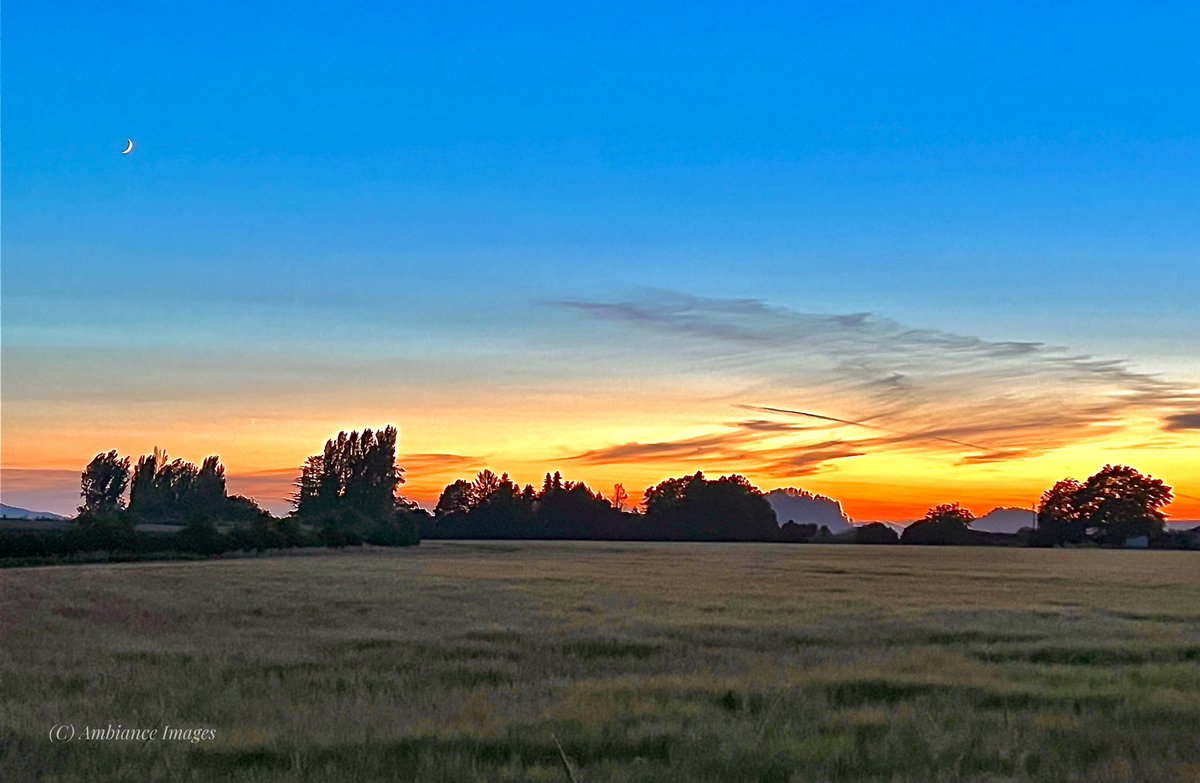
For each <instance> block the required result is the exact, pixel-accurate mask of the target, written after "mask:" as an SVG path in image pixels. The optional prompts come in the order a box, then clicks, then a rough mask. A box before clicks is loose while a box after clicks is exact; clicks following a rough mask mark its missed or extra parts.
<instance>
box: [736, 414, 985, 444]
mask: <svg viewBox="0 0 1200 783" xmlns="http://www.w3.org/2000/svg"><path fill="white" fill-rule="evenodd" d="M737 407H739V408H745V409H746V410H752V411H765V412H767V413H783V414H786V415H789V416H807V417H808V418H810V419H821V420H822V421H833V422H837V423H838V424H849V425H851V426H854V427H866V428H867V429H869V430H879V431H880V432H890V433H891V434H893V435H903V436H904V437H906V438H916V439H923V440H940V441H942V442H943V443H953V444H954V445H955V446H966V447H967V448H969V449H978V450H979V451H989V452H990V451H995V449H991V448H988V447H987V446H980V445H978V444H976V443H967V442H966V441H963V440H954V439H953V438H942V437H939V436H937V435H923V434H921V433H919V432H903V431H901V430H894V429H891V428H890V427H880V426H879V425H877V424H867V423H866V422H862V421H851V420H850V419H839V418H837V417H836V416H825V415H822V414H820V413H810V412H809V411H795V410H791V409H789V408H772V407H770V406H767V405H738V406H737Z"/></svg>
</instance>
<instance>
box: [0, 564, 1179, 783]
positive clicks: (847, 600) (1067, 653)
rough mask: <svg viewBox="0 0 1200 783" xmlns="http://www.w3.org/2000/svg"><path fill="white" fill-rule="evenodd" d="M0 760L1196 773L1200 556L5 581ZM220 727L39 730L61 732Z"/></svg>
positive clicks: (127, 568) (271, 568) (1144, 777)
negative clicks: (80, 736)
mask: <svg viewBox="0 0 1200 783" xmlns="http://www.w3.org/2000/svg"><path fill="white" fill-rule="evenodd" d="M0 639H2V640H3V641H2V642H0V688H2V689H3V691H2V692H3V694H4V699H3V707H2V711H0V780H5V781H20V780H24V779H42V780H49V781H60V780H61V781H68V780H69V781H76V780H78V781H96V780H130V781H135V780H136V781H144V780H166V779H172V780H222V781H226V780H228V781H275V780H312V781H338V780H359V781H363V780H375V779H389V780H430V781H456V782H457V781H495V780H513V781H517V780H521V781H524V780H547V781H566V780H567V772H566V770H565V769H564V766H563V760H562V757H561V756H560V754H559V751H558V749H557V746H556V743H555V738H557V739H558V741H559V742H561V744H562V747H563V750H564V751H565V753H566V755H567V757H568V758H569V759H570V762H571V764H572V766H573V767H574V768H575V769H576V770H578V776H579V779H580V780H582V781H586V783H597V782H598V781H659V780H677V781H704V780H711V781H751V780H762V781H773V780H778V781H789V780H795V781H858V780H863V781H888V783H894V782H897V781H938V780H942V781H1010V780H1011V781H1054V782H1055V783H1058V782H1059V781H1080V782H1082V781H1173V782H1182V781H1195V780H1197V779H1198V778H1197V775H1198V772H1197V771H1198V770H1200V557H1197V556H1196V555H1195V554H1193V553H1183V552H1108V551H1049V550H1009V549H1003V550H992V549H936V550H933V549H922V548H912V547H820V546H782V545H769V544H742V545H733V544H731V545H712V544H612V543H603V544H600V543H594V544H588V543H503V544H484V543H470V542H456V543H448V542H447V543H425V544H423V545H421V546H420V547H419V548H417V549H415V550H378V551H369V552H361V553H354V554H350V553H347V554H334V553H328V554H321V555H311V556H290V557H275V558H262V559H240V560H217V561H209V562H200V563H169V564H128V565H104V566H78V567H62V568H40V569H23V570H9V571H4V572H0ZM64 722H65V723H73V724H76V726H77V728H82V727H83V726H84V725H92V726H95V725H101V726H103V725H107V724H108V723H110V722H111V723H114V724H116V723H121V724H123V725H124V726H137V727H143V726H147V727H148V726H156V725H162V724H163V723H169V724H171V725H172V726H197V727H211V728H214V729H216V730H217V739H216V740H215V741H212V742H206V743H202V744H195V745H193V744H188V743H162V742H155V743H148V744H142V743H133V742H126V743H101V744H96V743H92V744H87V743H80V742H75V743H70V744H53V745H52V744H51V743H50V742H49V740H48V738H47V731H48V730H49V728H50V727H51V726H52V725H54V724H57V723H64Z"/></svg>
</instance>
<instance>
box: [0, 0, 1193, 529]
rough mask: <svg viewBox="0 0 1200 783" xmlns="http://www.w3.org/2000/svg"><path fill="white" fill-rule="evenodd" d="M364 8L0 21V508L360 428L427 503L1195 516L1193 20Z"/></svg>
mask: <svg viewBox="0 0 1200 783" xmlns="http://www.w3.org/2000/svg"><path fill="white" fill-rule="evenodd" d="M383 5H386V4H371V5H370V6H369V7H360V8H350V9H347V8H346V7H345V5H344V4H335V3H310V2H300V3H286V4H285V3H249V4H246V3H232V2H229V3H224V2H213V3H202V4H193V5H181V4H177V3H158V2H155V3H138V2H132V3H123V4H122V5H121V7H120V9H118V10H114V7H112V6H103V5H100V4H80V5H79V6H78V7H75V8H72V10H71V12H70V13H63V12H62V9H61V8H56V7H53V6H49V5H47V4H43V3H34V2H31V1H30V0H15V1H14V2H9V3H6V5H5V18H4V27H5V46H4V49H3V53H2V56H3V71H4V75H5V85H4V87H5V90H4V116H3V140H4V147H3V239H2V242H3V247H2V251H3V258H2V266H0V274H2V290H0V297H2V298H0V305H2V309H0V319H2V324H0V326H2V335H0V336H2V342H0V351H2V355H0V360H2V361H0V398H2V403H3V405H2V410H0V436H2V438H0V482H2V483H0V491H2V497H3V500H4V502H5V503H8V504H10V505H18V506H25V507H32V508H37V509H39V510H40V509H45V510H51V511H57V512H63V513H67V512H70V511H72V510H73V508H74V506H75V505H76V504H77V502H78V477H79V472H80V470H81V469H82V467H83V465H84V464H85V463H86V462H87V461H88V460H89V459H90V458H91V457H92V456H93V455H94V454H96V453H97V452H99V451H102V450H108V449H114V448H115V449H117V450H119V451H121V452H122V453H125V454H131V455H133V456H134V457H135V458H136V456H137V455H138V454H142V453H148V452H150V451H151V450H152V449H153V448H154V447H155V446H160V447H163V448H165V449H166V450H167V451H168V453H169V454H171V455H172V456H180V457H184V458H186V459H190V460H194V461H199V460H200V459H201V458H203V457H204V456H205V455H207V454H210V453H216V454H219V455H220V456H221V458H222V459H223V461H224V462H225V464H226V465H227V466H228V470H229V473H230V475H231V480H230V485H231V490H232V491H235V492H244V493H248V494H251V495H253V496H254V497H256V498H257V499H258V500H259V501H260V502H262V503H263V504H264V505H266V506H268V507H270V508H272V509H273V510H276V511H283V510H285V509H286V507H287V506H286V503H285V502H284V498H285V497H286V496H287V495H288V493H289V492H290V487H289V484H290V482H291V481H292V480H293V478H294V476H295V475H296V473H297V471H298V467H299V465H300V464H301V462H302V461H303V459H304V457H305V456H307V455H309V454H312V453H315V452H317V451H319V450H320V447H321V445H322V443H323V442H324V441H325V439H326V438H328V437H330V436H331V435H333V434H335V433H336V432H337V431H338V430H339V429H351V428H362V427H367V426H369V427H376V426H382V425H384V424H387V423H392V424H395V425H396V426H397V427H399V429H400V443H401V450H402V458H401V464H402V465H403V466H404V467H405V468H406V475H407V479H408V483H407V484H406V487H405V489H406V493H407V494H409V495H410V496H411V497H414V498H416V499H418V500H420V501H422V502H424V503H427V504H428V503H431V502H433V501H435V500H436V498H437V495H438V492H439V491H440V489H441V488H442V487H443V486H444V485H445V484H446V483H448V482H449V481H452V480H453V479H455V478H459V477H465V476H470V475H472V474H473V473H474V472H475V471H477V470H479V469H481V468H482V467H485V466H487V467H491V468H492V469H494V470H496V471H497V472H499V471H509V472H510V473H512V474H513V475H514V476H515V477H516V478H517V479H518V480H520V481H521V482H532V483H535V484H537V483H539V482H540V477H541V475H542V473H543V472H545V471H547V470H551V471H552V470H555V469H558V470H561V471H562V472H563V473H564V474H565V475H566V476H568V477H569V478H574V479H581V480H584V481H586V482H587V483H588V484H589V485H590V486H593V487H594V488H597V489H600V490H602V491H604V492H605V493H606V494H607V493H608V492H609V490H610V489H611V487H612V484H613V483H615V482H623V483H624V485H625V486H626V487H627V488H628V489H629V490H630V491H631V492H632V493H633V494H634V495H635V498H636V497H637V496H638V495H639V491H640V490H641V489H643V488H644V487H646V486H648V485H650V484H653V483H656V482H657V481H660V480H662V479H664V478H667V477H669V476H676V475H681V474H683V473H685V472H692V471H695V470H704V471H705V472H707V473H711V474H714V475H720V474H723V473H729V472H739V473H743V474H745V475H747V476H748V477H749V478H750V479H751V480H752V481H754V482H755V483H756V484H757V485H758V486H760V487H762V488H764V489H769V488H773V487H778V486H799V487H803V488H805V489H809V490H813V491H816V492H820V493H824V494H827V495H830V496H833V497H835V498H837V499H839V500H841V501H842V502H843V504H844V506H845V507H846V509H847V511H848V512H849V513H850V514H851V515H852V516H853V517H855V518H856V519H859V520H870V519H885V520H906V519H912V518H914V517H916V516H919V515H920V514H921V513H922V512H923V511H924V509H926V508H927V507H929V506H930V505H933V504H935V503H940V502H950V501H960V502H962V503H963V504H964V505H967V506H968V507H970V508H972V509H973V510H975V511H976V512H977V513H983V512H986V511H987V510H989V509H990V508H992V507H994V506H1001V505H1005V506H1007V505H1016V506H1024V507H1028V506H1029V505H1030V504H1031V503H1032V502H1034V500H1035V499H1036V497H1037V495H1038V494H1039V493H1040V492H1041V491H1042V490H1043V489H1044V488H1046V487H1048V486H1049V485H1050V484H1052V483H1053V482H1054V481H1055V480H1057V479H1059V478H1063V477H1065V476H1075V477H1077V478H1085V477H1086V476H1088V475H1090V474H1091V473H1094V472H1095V471H1096V470H1098V469H1099V468H1100V467H1102V466H1103V465H1104V464H1105V463H1109V462H1113V463H1117V462H1119V463H1126V464H1132V465H1134V466H1135V467H1138V468H1139V469H1141V470H1143V471H1145V472H1149V473H1152V474H1154V475H1155V476H1157V477H1159V478H1162V479H1164V480H1166V482H1167V483H1168V484H1171V485H1173V486H1174V487H1175V488H1176V490H1177V492H1178V493H1180V494H1179V498H1178V500H1177V501H1176V503H1175V504H1174V505H1173V506H1172V507H1171V509H1169V511H1170V513H1171V514H1172V515H1173V516H1175V517H1180V518H1200V454H1198V452H1200V449H1198V447H1200V351H1197V349H1196V346H1197V345H1198V344H1200V309H1198V308H1197V306H1196V303H1197V301H1200V219H1198V217H1200V47H1197V46H1196V45H1195V39H1194V36H1195V31H1196V30H1197V29H1200V10H1197V7H1196V6H1195V5H1194V4H1186V3H1178V4H1174V3H1162V4H1154V5H1153V7H1145V6H1144V5H1142V4H1134V3H1106V4H1102V7H1100V6H1097V5H1096V4H1090V3H1089V4H1085V3H1059V4H1054V6H1053V8H1047V7H1046V5H1045V4H1042V3H1009V4H1004V5H1003V7H998V8H992V9H986V10H983V9H978V8H972V9H970V10H967V9H965V8H959V7H956V6H952V5H949V4H947V5H945V6H936V5H924V4H913V3H875V2H870V3H867V2H864V3H849V4H839V5H837V6H836V7H834V6H833V4H823V5H819V6H818V5H812V4H761V5H755V6H754V7H753V8H739V7H735V5H734V4H727V3H726V4H695V3H689V4H654V5H647V4H613V3H597V4H576V3H572V4H565V5H564V4H548V3H547V4H530V5H526V6H523V7H522V8H521V9H514V8H508V7H504V6H498V5H495V4H483V3H438V4H427V5H428V6H429V7H422V6H420V5H413V6H411V7H405V8H383V7H382V6H383ZM377 6H379V7H377ZM127 137H132V138H133V139H134V141H135V142H136V144H137V146H136V148H135V150H134V152H133V153H132V154H131V155H128V156H122V155H121V154H119V153H120V151H121V149H123V148H124V146H125V139H126V138H127ZM814 413H815V414H817V415H818V416H822V417H826V418H817V417H814V416H811V415H806V414H814ZM838 420H841V421H838ZM850 422H855V423H850Z"/></svg>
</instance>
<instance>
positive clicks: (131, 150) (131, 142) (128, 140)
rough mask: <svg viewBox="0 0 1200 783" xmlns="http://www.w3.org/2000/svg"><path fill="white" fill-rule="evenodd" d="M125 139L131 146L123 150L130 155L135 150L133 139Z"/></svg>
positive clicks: (124, 153)
mask: <svg viewBox="0 0 1200 783" xmlns="http://www.w3.org/2000/svg"><path fill="white" fill-rule="evenodd" d="M125 141H127V142H129V146H128V147H126V148H125V149H123V150H121V154H122V155H128V154H129V153H131V152H133V139H125Z"/></svg>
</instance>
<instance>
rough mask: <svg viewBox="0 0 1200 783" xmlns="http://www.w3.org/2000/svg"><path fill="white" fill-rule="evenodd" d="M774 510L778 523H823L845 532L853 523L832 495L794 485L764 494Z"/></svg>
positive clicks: (832, 530) (838, 531)
mask: <svg viewBox="0 0 1200 783" xmlns="http://www.w3.org/2000/svg"><path fill="white" fill-rule="evenodd" d="M764 497H766V499H767V502H768V503H770V504H771V508H772V509H774V510H775V519H776V521H777V522H778V523H779V525H780V526H781V527H782V526H783V525H785V524H787V523H788V522H795V523H796V524H798V525H816V526H818V527H820V526H821V525H824V526H825V527H827V528H829V532H831V533H833V534H835V535H836V534H838V533H845V532H847V531H849V530H851V529H852V528H853V527H854V525H853V523H852V522H851V521H850V517H848V516H846V512H845V511H843V510H842V504H841V503H839V502H838V501H836V500H834V499H833V498H830V497H826V496H824V495H818V494H816V493H814V492H809V491H807V490H803V489H796V488H795V487H786V488H783V489H773V490H771V491H770V492H768V493H766V495H765V496H764Z"/></svg>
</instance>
